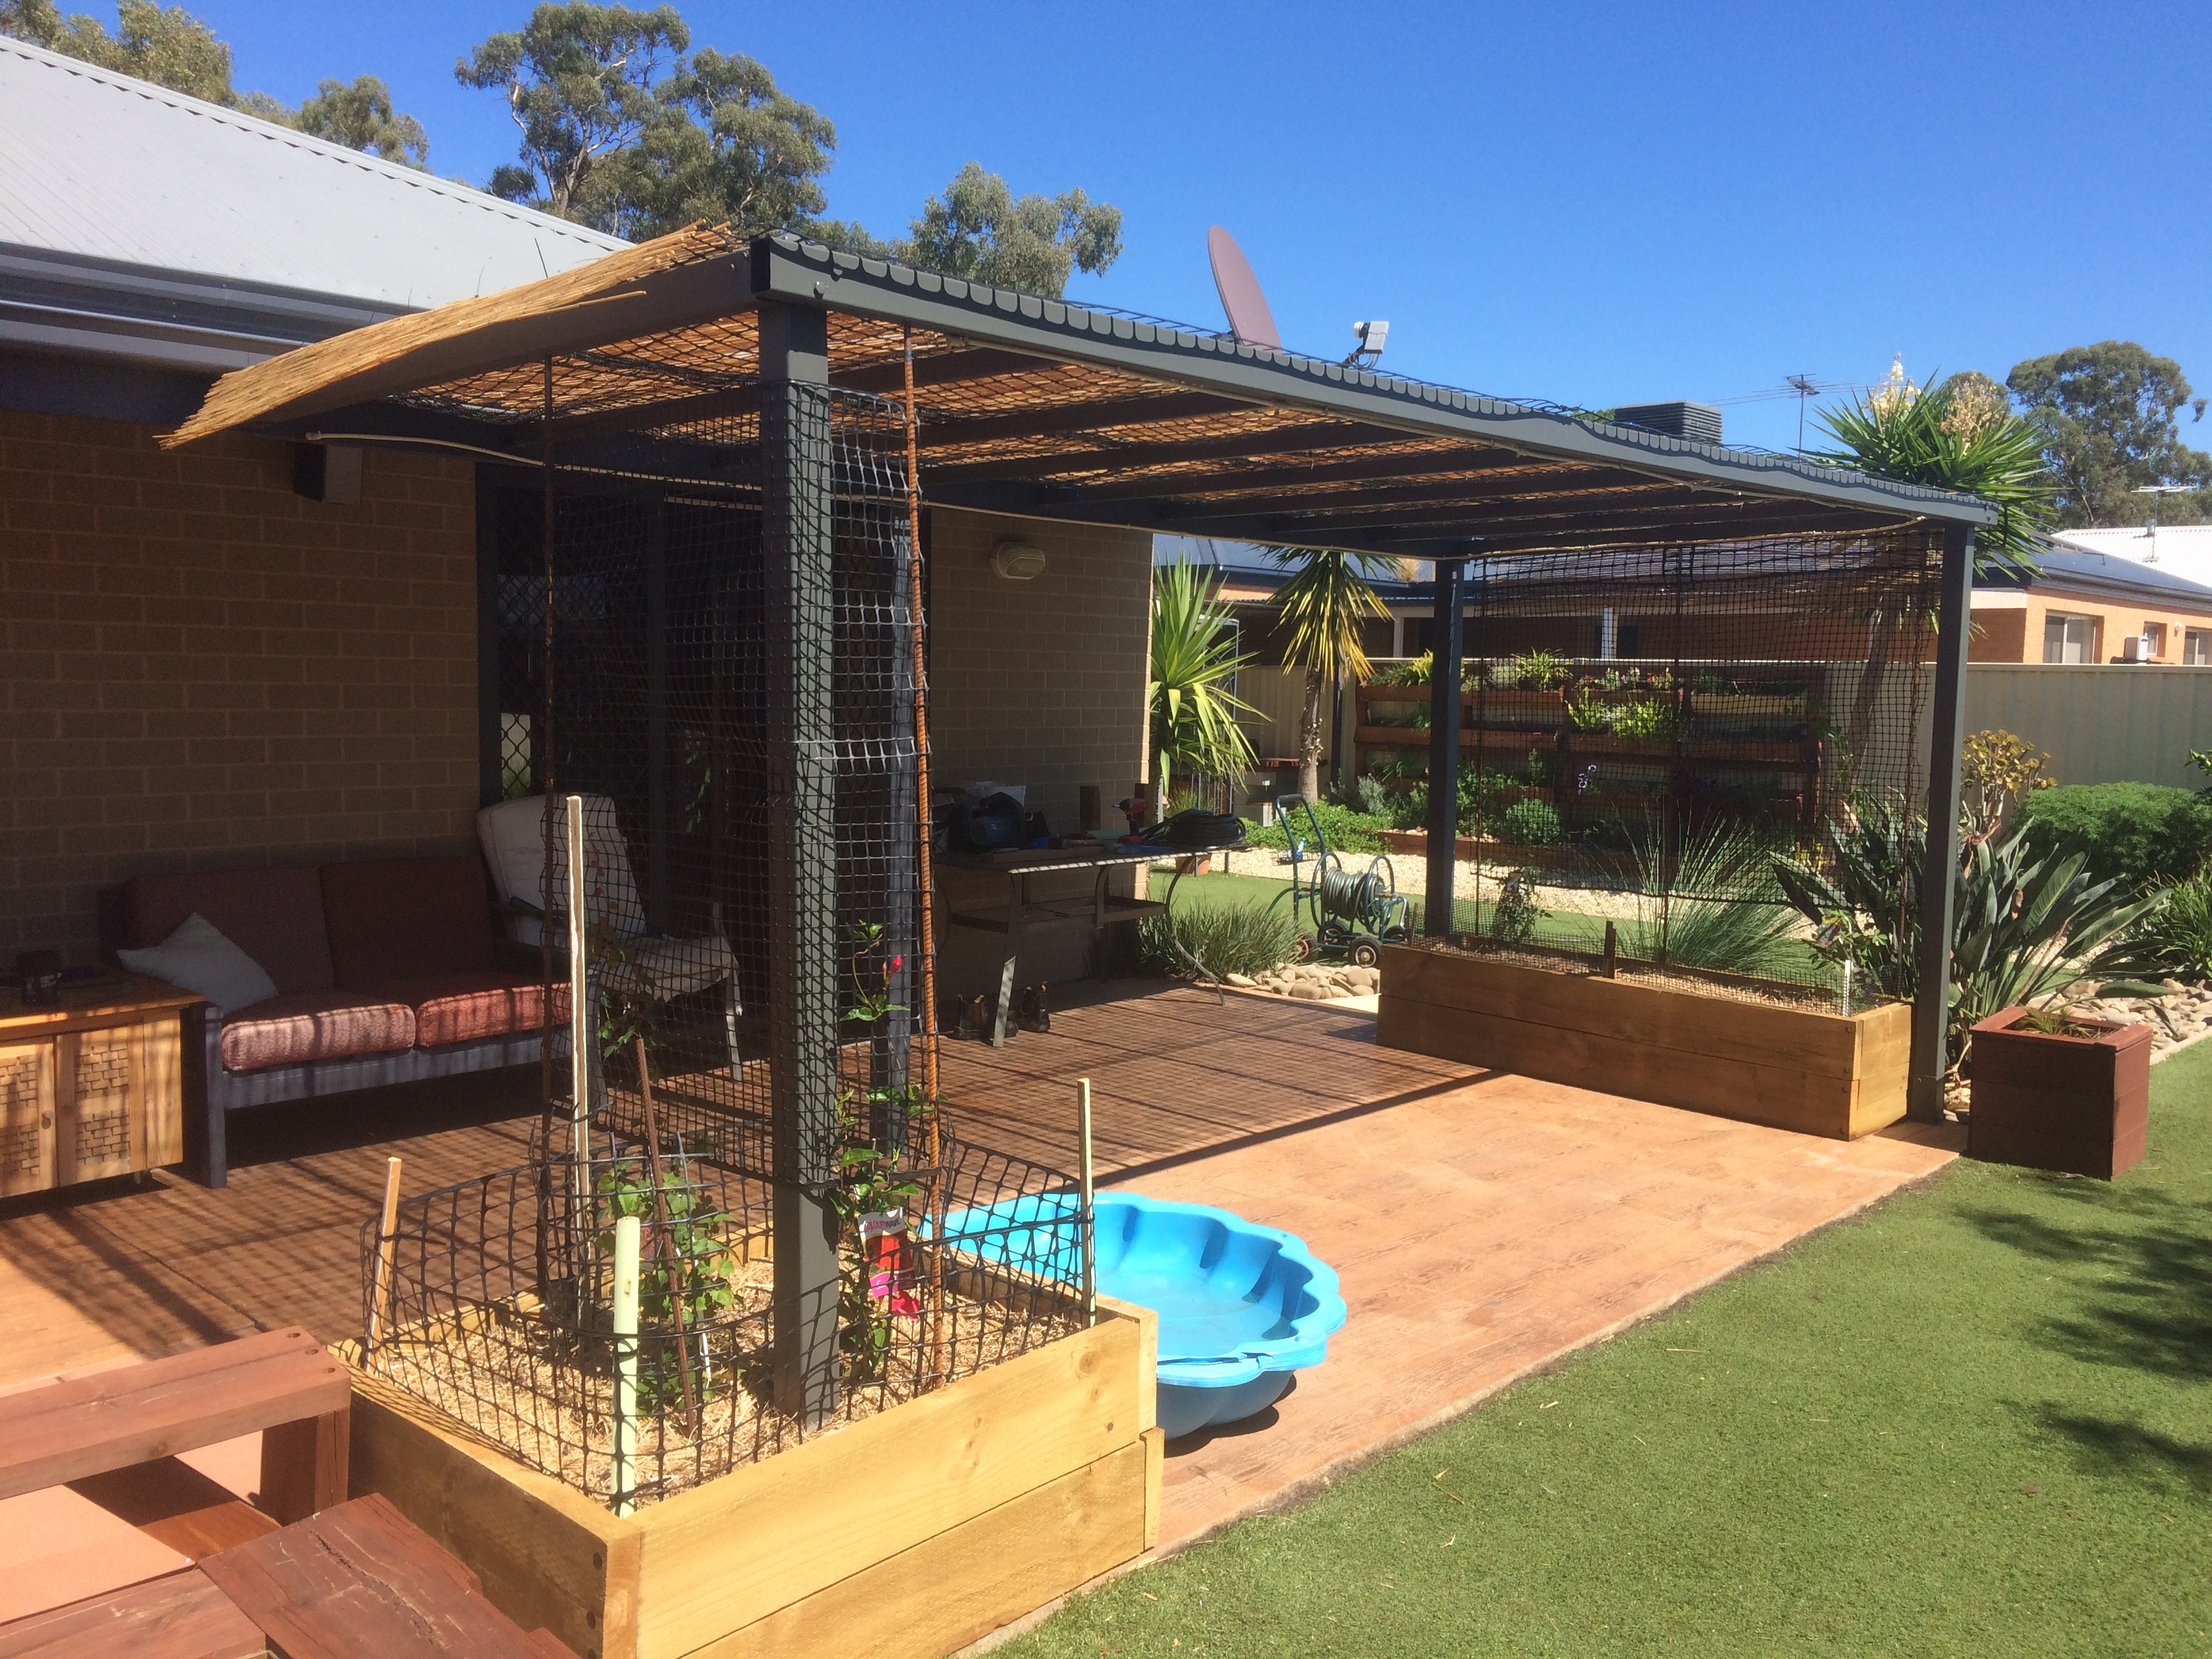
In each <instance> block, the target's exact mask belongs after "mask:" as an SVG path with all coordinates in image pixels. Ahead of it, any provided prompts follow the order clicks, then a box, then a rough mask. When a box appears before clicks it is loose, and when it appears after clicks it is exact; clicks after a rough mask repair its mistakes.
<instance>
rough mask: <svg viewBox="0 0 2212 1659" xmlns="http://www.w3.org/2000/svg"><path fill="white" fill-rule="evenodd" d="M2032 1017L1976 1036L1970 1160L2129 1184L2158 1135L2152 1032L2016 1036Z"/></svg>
mask: <svg viewBox="0 0 2212 1659" xmlns="http://www.w3.org/2000/svg"><path fill="white" fill-rule="evenodd" d="M2027 1012H2028V1011H2027V1009H2025V1008H2007V1009H2005V1010H2004V1011H2003V1012H2001V1013H1995V1014H1991V1015H1990V1017H1989V1018H1987V1019H1985V1020H1984V1021H1982V1022H1981V1024H1978V1025H1977V1026H1975V1027H1974V1036H1973V1048H1972V1056H1973V1067H1974V1073H1973V1078H1972V1101H1973V1105H1972V1112H1971V1113H1970V1115H1969V1116H1968V1120H1967V1124H1966V1155H1967V1156H1968V1157H1969V1158H1986V1159H1988V1160H1989V1161H1990V1163H1992V1164H2026V1165H2027V1166H2028V1167H2029V1168H2030V1169H2035V1170H2064V1171H2065V1172H2066V1173H2067V1174H2069V1175H2081V1176H2096V1177H2097V1178H2098V1179H2100V1180H2102V1181H2111V1180H2113V1179H2115V1178H2116V1177H2118V1176H2121V1175H2124V1174H2125V1173H2126V1172H2127V1171H2128V1170H2131V1169H2133V1168H2134V1167H2135V1166H2136V1164H2140V1163H2141V1162H2142V1156H2143V1150H2144V1144H2145V1141H2146V1139H2147V1138H2148V1133H2149V1129H2150V1050H2151V1032H2150V1027H2149V1026H2148V1025H2115V1024H2108V1023H2107V1022H2106V1021H2103V1020H2083V1021H2081V1024H2084V1025H2093V1026H2096V1027H2097V1028H2098V1030H2100V1032H2101V1033H2102V1035H2101V1036H2095V1037H2073V1036H2047V1035H2045V1033H2043V1032H2040V1031H2020V1030H2013V1029H2012V1028H2013V1026H2014V1024H2015V1022H2016V1021H2018V1020H2019V1019H2020V1018H2021V1016H2022V1015H2023V1014H2025V1013H2027Z"/></svg>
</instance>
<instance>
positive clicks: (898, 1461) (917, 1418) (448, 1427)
mask: <svg viewBox="0 0 2212 1659" xmlns="http://www.w3.org/2000/svg"><path fill="white" fill-rule="evenodd" d="M1154 1343H1155V1334H1154V1322H1153V1320H1152V1315H1151V1314H1150V1313H1148V1312H1146V1310H1141V1309H1134V1308H1122V1307H1118V1306H1115V1305H1113V1304H1107V1305H1103V1306H1102V1307H1101V1309H1100V1312H1099V1322H1098V1324H1097V1326H1096V1327H1094V1328H1090V1329H1087V1330H1079V1331H1077V1332H1075V1333H1073V1334H1070V1335H1067V1336H1065V1337H1062V1338H1060V1339H1059V1340H1055V1341H1053V1342H1049V1343H1048V1344H1046V1345H1045V1346H1042V1347H1040V1348H1037V1349H1036V1350H1034V1351H1032V1352H1029V1353H1025V1354H1023V1355H1021V1356H1019V1357H1018V1358H1013V1359H1009V1360H1007V1361H1006V1362H1005V1363H1003V1364H999V1365H995V1366H993V1367H992V1368H991V1369H989V1370H985V1371H981V1372H978V1373H977V1374H976V1375H975V1376H969V1377H965V1378H963V1379H962V1380H961V1381H959V1382H957V1383H951V1384H949V1385H948V1386H946V1387H945V1388H944V1389H939V1390H938V1391H937V1392H935V1393H932V1394H927V1395H922V1396H921V1397H920V1398H918V1399H915V1400H911V1401H907V1402H905V1403H904V1404H902V1405H898V1406H895V1407H891V1408H890V1409H889V1410H887V1411H884V1412H881V1413H878V1414H877V1415H875V1416H873V1417H871V1418H869V1419H866V1420H865V1421H862V1422H858V1423H854V1424H853V1425H850V1426H848V1427H846V1428H843V1429H841V1430H839V1431H836V1433H832V1434H825V1435H821V1436H817V1437H815V1438H813V1439H811V1440H808V1441H806V1442H805V1443H803V1444H800V1445H796V1446H792V1447H789V1448H787V1449H785V1450H783V1451H781V1452H779V1453H777V1454H776V1455H775V1456H773V1457H769V1458H766V1459H764V1460H763V1461H762V1462H757V1463H750V1464H746V1465H744V1466H743V1467H741V1468H736V1469H733V1470H732V1472H730V1473H729V1474H723V1475H720V1476H718V1477H716V1478H715V1479H714V1480H708V1481H707V1482H705V1483H704V1484H703V1485H701V1486H695V1487H693V1488H691V1489H690V1491H688V1492H680V1493H678V1495H676V1496H675V1497H673V1498H667V1499H665V1500H664V1501H663V1502H661V1503H658V1504H648V1505H646V1506H645V1507H643V1508H641V1509H640V1510H637V1511H636V1512H635V1514H633V1515H630V1516H617V1515H614V1514H612V1513H611V1512H610V1511H609V1510H606V1509H605V1507H603V1506H602V1505H600V1504H595V1503H593V1502H592V1501H591V1500H590V1499H589V1498H586V1497H584V1496H583V1494H581V1493H580V1492H577V1491H575V1490H574V1488H573V1487H571V1486H565V1485H563V1484H562V1482H560V1481H559V1480H555V1479H554V1478H553V1477H551V1476H550V1475H548V1474H543V1473H541V1472H539V1471H538V1470H536V1469H533V1468H528V1467H526V1465H524V1464H522V1463H520V1462H517V1461H516V1460H515V1459H513V1457H510V1456H508V1455H507V1454H506V1453H505V1452H503V1451H502V1450H501V1449H499V1448H498V1447H497V1446H496V1445H495V1444H494V1443H492V1442H491V1441H489V1440H488V1439H486V1438H485V1437H483V1436H481V1435H479V1434H477V1433H475V1432H473V1431H471V1430H470V1429H469V1428H468V1427H467V1426H466V1425H464V1424H462V1423H460V1422H459V1420H457V1419H454V1418H453V1417H451V1416H449V1415H447V1413H443V1412H441V1411H440V1410H439V1409H438V1408H437V1407H434V1406H431V1405H428V1403H426V1402H425V1401H422V1400H420V1399H418V1398H416V1396H414V1395H410V1394H408V1393H405V1392H404V1391H402V1390H401V1389H397V1388H395V1387H393V1386H392V1384H391V1383H388V1382H387V1381H386V1380H385V1379H384V1378H383V1377H381V1376H376V1375H374V1374H373V1373H369V1372H364V1371H361V1370H356V1374H355V1379H354V1383H355V1393H354V1407H353V1443H352V1449H351V1452H352V1462H351V1468H352V1483H353V1490H354V1491H355V1492H382V1493H383V1494H384V1495H385V1497H386V1498H389V1499H390V1500H391V1501H392V1504H394V1505H396V1506H397V1507H398V1510H399V1511H400V1513H402V1514H403V1515H404V1516H407V1517H408V1518H409V1519H410V1520H411V1521H413V1522H415V1524H416V1526H418V1527H420V1528H422V1529H423V1531H425V1532H427V1533H428V1534H430V1536H431V1537H432V1538H434V1539H435V1540H436V1541H438V1542H439V1543H440V1544H441V1545H443V1546H444V1547H446V1548H447V1549H448V1550H450V1551H451V1552H452V1553H453V1554H454V1555H456V1556H458V1557H459V1559H461V1560H463V1561H464V1562H465V1563H467V1564H468V1565H469V1566H470V1567H471V1568H472V1569H473V1570H474V1571H476V1573H477V1576H478V1577H481V1578H482V1579H483V1590H484V1594H485V1595H487V1596H488V1597H489V1598H490V1600H491V1601H492V1602H493V1604H494V1605H495V1606H496V1607H499V1608H500V1609H501V1611H502V1612H504V1613H507V1615H508V1616H509V1617H510V1618H513V1619H515V1620H518V1621H522V1622H526V1623H530V1624H532V1625H538V1624H542V1625H544V1626H547V1627H548V1628H549V1629H550V1630H551V1631H552V1632H553V1633H554V1634H555V1635H556V1636H558V1637H559V1638H561V1639H562V1641H564V1642H566V1643H567V1644H568V1645H569V1646H570V1647H571V1648H573V1649H574V1650H575V1651H576V1652H577V1653H578V1654H580V1655H581V1656H583V1659H678V1656H680V1655H684V1654H690V1653H693V1652H696V1651H698V1650H702V1649H703V1650H710V1651H712V1652H714V1653H716V1654H726V1655H738V1654H744V1655H747V1656H771V1655H791V1656H794V1659H795V1656H800V1655H810V1656H811V1655H819V1654H849V1653H867V1654H872V1655H883V1656H913V1659H939V1656H940V1655H943V1654H945V1653H949V1652H951V1651H952V1650H954V1649H956V1648H959V1647H961V1646H963V1645H965V1644H967V1643H969V1642H972V1641H974V1640H975V1639H976V1638H979V1637H981V1636H985V1635H987V1634H988V1633H989V1632H992V1631H994V1630H995V1629H997V1628H998V1627H999V1626H1001V1625H1004V1624H1007V1623H1010V1622H1011V1621H1012V1620H1016V1619H1018V1618H1020V1617H1022V1616H1023V1615H1024V1614H1025V1613H1030V1612H1032V1611H1034V1610H1035V1609H1036V1608H1037V1607H1042V1606H1043V1605H1044V1604H1045V1603H1046V1602H1048V1601H1051V1600H1052V1599H1053V1598H1054V1596H1057V1595H1063V1594H1065V1593H1066V1592H1067V1591H1069V1590H1071V1589H1074V1588H1076V1586H1078V1585H1079V1584H1081V1583H1085V1582H1086V1581H1087V1580H1089V1579H1091V1578H1094V1577H1097V1575H1098V1574H1100V1573H1102V1572H1105V1571H1109V1570H1110V1569H1111V1568H1114V1567H1115V1566H1118V1565H1121V1563H1123V1562H1125V1561H1127V1560H1130V1559H1133V1558H1134V1557H1135V1556H1138V1555H1139V1554H1141V1553H1144V1552H1145V1551H1146V1550H1147V1549H1149V1548H1151V1547H1152V1545H1153V1544H1154V1543H1155V1542H1156V1541H1158V1536H1159V1481H1160V1459H1161V1455H1162V1454H1161V1449H1162V1444H1163V1438H1162V1436H1161V1434H1160V1431H1159V1430H1158V1428H1157V1427H1156V1426H1155V1425H1154V1422H1153V1394H1154V1390H1153V1384H1152V1364H1153V1360H1152V1356H1153V1352H1154Z"/></svg>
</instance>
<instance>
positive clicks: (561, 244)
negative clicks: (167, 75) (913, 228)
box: [0, 40, 627, 425]
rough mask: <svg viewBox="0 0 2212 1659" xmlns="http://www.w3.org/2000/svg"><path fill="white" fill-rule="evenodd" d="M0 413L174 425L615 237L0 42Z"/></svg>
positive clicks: (585, 257) (614, 243)
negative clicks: (381, 325)
mask: <svg viewBox="0 0 2212 1659" xmlns="http://www.w3.org/2000/svg"><path fill="white" fill-rule="evenodd" d="M0 162H4V165H0V404H9V405H14V406H19V407H23V408H31V409H43V410H52V411H56V412H64V413H76V414H91V415H104V416H113V417H117V418H122V419H131V420H144V421H152V422H157V423H160V424H164V425H166V424H170V423H173V422H175V421H176V420H178V419H179V418H181V417H182V416H184V415H185V414H186V413H189V412H190V410H191V409H192V408H193V407H194V406H195V405H196V404H197V402H198V400H199V397H200V394H201V393H202V392H204V390H205V389H206V386H207V381H208V380H209V378H210V376H213V375H216V374H224V373H227V372H228V371H229V370H231V369H234V368H244V367H246V365H248V364H252V363H257V362H262V361H264V360H265V359H267V358H269V357H271V356H276V355H277V354H279V353H282V352H285V351H289V349H292V348H293V347H295V346H296V345H299V344H301V343H303V342H306V341H311V340H320V339H325V338H327V337H329V336H331V335H333V334H340V333H344V332H347V331H350V330H353V329H356V328H360V327H362V326H364V325H368V324H370V323H375V322H380V321H382V320H384V319H386V318H389V317H394V316H399V315H403V314H404V313H408V312H410V311H414V310H418V309H422V308H425V307H434V306H437V305H441V304H443V303H445V302H446V301H450V300H455V299H461V298H465V297H466V296H468V295H471V294H476V293H478V292H483V293H491V292H495V291H497V290H499V289H506V288H512V287H513V286H514V285H515V284H517V283H526V282H529V281H531V280H532V279H536V278H540V277H543V276H545V275H546V274H547V273H549V272H559V271H562V270H569V269H572V268H573V267H574V266H577V265H580V264H589V263H591V262H592V261H593V260H595V259H598V258H601V257H602V256H604V255H605V254H606V253H608V252H611V251H612V250H614V249H617V248H621V247H623V246H627V245H626V244H625V243H623V242H622V241H620V240H617V239H616V238H614V237H611V236H603V235H601V234H599V233H598V232H596V231H592V230H586V229H585V228H583V227H581V226H580V225H572V224H569V223H567V222H564V221H562V220H559V219H554V218H550V217H548V216H546V215H544V214H542V213H533V212H532V211H531V210H529V209H527V208H520V207H517V206H515V205H514V204H513V203H510V202H502V201H500V200H499V199H498V198H496V197H490V196H486V195H484V194H483V193H482V192H481V191H474V190H471V189H470V188H469V187H468V186H467V185H459V184H454V183H453V182H451V181H450V180H447V179H439V178H436V177H435V176H434V175H432V174H429V173H418V172H416V171H415V170H414V169H412V168H410V167H399V166H397V165H395V164H394V163H392V162H389V161H380V160H379V159H378V158H377V157H375V156H373V155H362V153H360V152H359V151H357V150H350V149H341V148H339V147H338V146H337V145H335V144H328V143H323V142H322V141H321V140H319V139H316V138H309V137H306V136H304V135H302V134H301V133H297V132H294V131H290V130H289V128H285V127H279V126H274V125H270V123H268V122H266V121H259V120H256V119H254V118H252V116H249V115H241V114H240V113H239V112H237V111H235V110H228V109H222V108H219V107H218V106H215V105H213V104H207V103H203V102H201V101H200V100H197V99H195V98H187V97H185V95H184V94H181V93H176V92H171V91H169V90H168V89H167V88H162V87H157V86H154V85H151V84H149V82H143V81H137V80H133V79H131V77H130V76H123V75H116V74H112V73H111V72H109V71H107V70H100V69H95V68H94V67H93V66H92V65H90V64H82V63H79V62H78V61H77V60H76V59H75V58H64V57H62V56H60V55H59V54H58V53H55V52H46V51H43V50H41V49H40V48H39V47H37V46H27V45H26V44H24V43H23V42H21V41H19V40H0Z"/></svg>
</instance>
